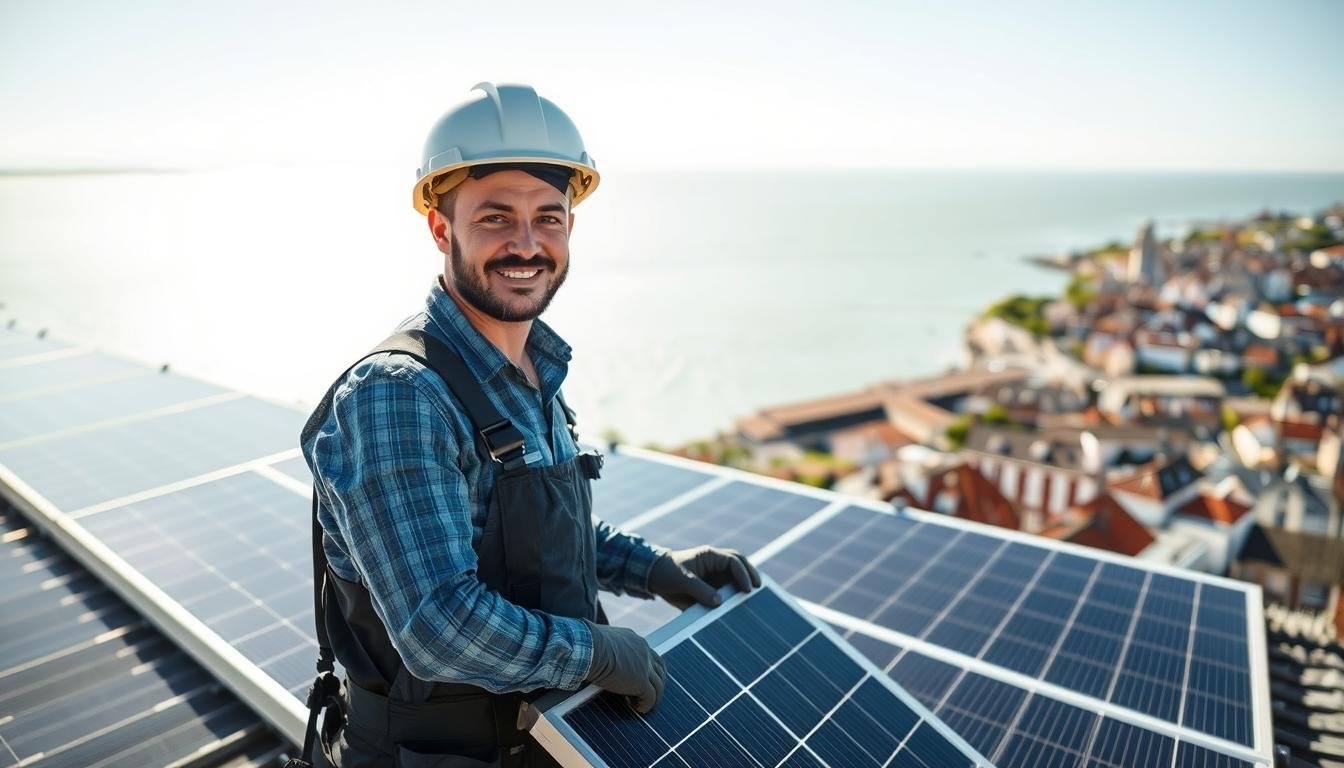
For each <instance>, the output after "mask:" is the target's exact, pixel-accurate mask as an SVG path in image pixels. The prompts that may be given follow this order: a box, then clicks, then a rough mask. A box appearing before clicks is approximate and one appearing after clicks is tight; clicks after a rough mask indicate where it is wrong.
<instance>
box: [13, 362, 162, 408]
mask: <svg viewBox="0 0 1344 768" xmlns="http://www.w3.org/2000/svg"><path fill="white" fill-rule="evenodd" d="M151 370H152V369H150V368H147V367H146V366H143V365H140V364H138V363H132V362H130V361H129V360H123V359H121V358H119V357H113V356H111V355H104V354H100V353H98V352H86V353H84V354H82V355H74V356H72V357H63V358H59V359H56V360H50V361H47V362H45V363H42V364H35V365H21V366H14V367H10V368H5V369H3V371H4V373H3V375H0V402H6V403H8V402H12V401H13V400H14V399H16V398H19V397H23V396H32V395H35V394H42V393H44V392H48V391H52V390H58V389H65V388H69V387H72V386H75V387H83V386H89V385H90V384H97V383H101V382H104V381H111V380H115V379H117V378H120V377H123V376H134V375H139V374H145V373H149V372H150V371H151Z"/></svg>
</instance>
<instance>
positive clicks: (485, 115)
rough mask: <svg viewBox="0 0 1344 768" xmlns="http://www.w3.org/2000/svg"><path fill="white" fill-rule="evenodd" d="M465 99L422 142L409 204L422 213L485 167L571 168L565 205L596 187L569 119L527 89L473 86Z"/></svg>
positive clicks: (590, 162) (580, 140)
mask: <svg viewBox="0 0 1344 768" xmlns="http://www.w3.org/2000/svg"><path fill="white" fill-rule="evenodd" d="M472 91H480V94H479V95H478V94H475V93H473V94H472V96H471V97H470V98H468V99H467V100H466V101H464V102H462V103H461V104H458V105H457V106H456V107H453V108H452V109H450V110H448V111H447V112H446V113H445V114H444V115H443V117H440V118H439V121H438V122H437V123H435V124H434V127H433V129H431V130H430V132H429V138H428V139H426V140H425V151H424V154H423V156H422V159H421V161H420V169H419V170H418V171H417V172H416V177H417V178H416V182H415V188H414V190H412V204H413V205H414V206H415V210H417V211H419V212H420V213H428V212H429V209H430V208H432V207H434V205H435V204H436V203H437V202H438V199H439V197H440V196H441V195H443V194H445V193H447V192H448V191H449V190H450V189H452V188H453V187H455V186H457V185H458V184H460V183H462V181H463V180H465V179H466V178H467V175H468V173H469V169H470V168H471V167H472V166H474V165H483V164H486V163H544V164H547V165H559V166H563V167H566V168H570V169H572V170H573V174H572V175H571V176H570V180H569V192H570V205H571V206H575V205H578V204H579V203H580V202H582V201H583V199H584V198H586V197H588V195H591V194H592V193H593V190H595V189H597V181H598V176H597V168H596V167H595V166H594V165H593V158H592V157H590V156H589V155H588V152H587V151H585V150H584V148H583V138H582V137H581V136H579V129H578V128H576V127H575V126H574V121H572V120H570V119H569V115H566V114H565V113H564V112H562V111H561V110H560V108H559V107H557V106H555V104H553V103H552V102H551V101H549V100H548V99H543V98H542V97H540V96H538V95H537V92H536V91H534V90H532V87H531V86H528V85H495V84H493V83H477V84H476V85H475V86H474V87H473V88H472Z"/></svg>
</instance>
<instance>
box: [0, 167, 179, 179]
mask: <svg viewBox="0 0 1344 768" xmlns="http://www.w3.org/2000/svg"><path fill="white" fill-rule="evenodd" d="M176 173H190V171H187V170H184V169H182V168H0V177H5V178H23V177H37V176H136V175H141V176H144V175H151V174H152V175H160V174H176Z"/></svg>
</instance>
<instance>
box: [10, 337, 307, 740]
mask: <svg viewBox="0 0 1344 768" xmlns="http://www.w3.org/2000/svg"><path fill="white" fill-rule="evenodd" d="M15 335H16V334H14V333H13V332H5V333H4V334H0V481H3V482H2V483H0V485H3V486H4V492H5V495H6V496H7V497H9V498H10V500H12V501H13V502H14V503H15V504H16V505H18V506H19V507H20V508H21V509H23V510H24V511H25V512H26V513H28V514H29V515H30V516H31V517H32V518H33V519H34V520H35V521H37V522H39V523H40V524H41V525H42V527H43V528H45V529H46V530H47V531H49V532H50V533H51V534H52V536H53V538H55V539H56V540H57V541H59V542H60V543H61V544H62V545H63V546H65V547H66V548H67V549H68V550H69V551H70V552H71V553H72V554H74V555H75V556H76V557H78V558H79V559H80V561H81V562H82V563H84V564H85V565H86V566H87V567H88V568H89V569H90V570H91V571H93V573H94V574H95V576H96V578H98V579H100V580H101V581H102V582H104V583H106V584H108V585H110V586H111V587H112V588H114V589H116V590H117V592H119V593H120V594H121V595H122V596H124V597H125V598H126V599H127V600H128V601H129V602H130V603H131V604H132V605H133V606H134V608H135V609H136V610H138V611H140V613H142V614H143V615H145V616H147V617H149V618H150V619H152V620H153V621H154V623H155V624H157V625H159V626H160V627H162V628H163V629H164V631H165V632H166V633H167V634H168V635H169V636H170V637H171V639H172V640H173V641H175V642H177V643H178V644H179V645H180V646H182V647H184V648H186V649H187V650H189V651H190V652H191V653H192V654H193V655H194V656H196V657H197V658H198V659H200V660H201V661H202V662H203V663H204V664H205V665H206V667H207V668H208V669H209V670H210V673H212V674H214V675H215V676H216V677H217V678H219V679H220V680H223V681H224V682H225V683H227V684H228V685H230V686H231V687H233V688H234V689H235V690H236V691H238V692H239V693H240V694H242V695H243V696H244V698H245V699H247V701H248V702H249V703H250V704H251V705H252V706H253V707H254V708H256V709H258V710H260V711H261V712H263V714H265V715H266V716H267V717H268V719H270V720H271V722H272V723H274V724H275V726H276V727H277V728H278V729H279V730H280V731H281V732H282V733H284V734H285V735H286V736H288V737H289V738H291V739H295V740H297V739H298V738H301V734H302V730H301V728H302V725H303V722H304V719H305V717H306V711H305V710H304V708H303V706H302V703H301V702H300V701H299V698H298V697H299V696H301V695H303V694H304V693H305V692H306V689H307V685H308V684H309V683H310V682H311V681H312V675H313V674H314V672H313V662H314V660H315V658H316V653H317V646H316V642H315V640H314V639H313V637H312V634H313V631H312V626H313V616H312V611H313V605H312V565H311V560H310V558H311V549H310V545H309V541H308V538H309V535H310V530H311V529H310V527H309V509H308V496H309V490H308V484H309V482H310V481H309V480H308V479H307V470H306V468H304V469H303V470H302V472H300V471H299V469H298V468H296V467H295V466H294V462H295V461H297V462H299V463H300V464H301V463H302V458H301V457H299V452H298V449H297V448H296V446H295V444H296V441H297V435H298V431H299V429H300V427H301V426H302V423H303V418H304V416H303V414H302V413H301V412H299V411H298V410H297V409H295V408H291V407H286V406H282V405H277V404H274V403H270V402H266V401H263V400H259V399H256V398H252V397H246V396H242V395H239V394H237V393H234V392H230V391H227V390H223V389H220V388H219V387H215V386H213V385H209V384H206V383H204V382H200V381H197V380H195V379H192V378H190V377H187V376H182V375H179V374H176V373H173V372H164V371H160V370H159V369H158V368H156V367H151V366H145V365H139V364H136V363H131V362H127V361H125V360H121V359H118V358H115V357H111V356H107V355H103V354H101V353H98V352H93V351H90V350H87V349H82V348H78V347H74V346H71V345H65V344H61V343H59V342H55V341H52V340H50V339H41V340H37V339H31V338H27V337H25V338H23V339H19V340H16V339H15V338H14V337H15ZM11 352H12V353H13V354H10V353H11ZM90 578H93V577H90ZM127 610H129V609H127Z"/></svg>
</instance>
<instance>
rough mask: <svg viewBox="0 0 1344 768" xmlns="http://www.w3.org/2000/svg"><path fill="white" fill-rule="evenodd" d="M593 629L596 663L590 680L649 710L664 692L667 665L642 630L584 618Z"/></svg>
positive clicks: (637, 708)
mask: <svg viewBox="0 0 1344 768" xmlns="http://www.w3.org/2000/svg"><path fill="white" fill-rule="evenodd" d="M584 623H585V624H587V625H588V629H590V630H592V633H593V664H592V666H591V667H589V669H588V677H587V678H585V679H584V682H586V683H592V684H593V685H596V686H597V687H599V688H602V689H604V690H608V691H611V692H612V693H619V694H623V695H625V696H627V697H629V699H630V706H632V707H634V708H635V710H636V711H638V712H639V713H640V714H646V713H648V712H649V711H650V710H652V709H653V708H654V706H656V705H657V704H658V700H659V699H660V698H662V696H663V683H664V681H665V680H666V679H667V669H666V668H665V667H664V666H663V657H662V656H659V655H658V654H657V653H654V650H653V649H652V648H650V647H649V643H648V641H646V640H645V639H644V638H643V637H642V636H641V635H640V634H639V633H638V632H636V631H634V630H633V629H626V628H624V627H612V626H608V625H606V624H594V623H593V622H591V621H584Z"/></svg>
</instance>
